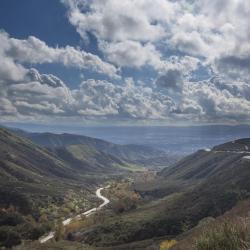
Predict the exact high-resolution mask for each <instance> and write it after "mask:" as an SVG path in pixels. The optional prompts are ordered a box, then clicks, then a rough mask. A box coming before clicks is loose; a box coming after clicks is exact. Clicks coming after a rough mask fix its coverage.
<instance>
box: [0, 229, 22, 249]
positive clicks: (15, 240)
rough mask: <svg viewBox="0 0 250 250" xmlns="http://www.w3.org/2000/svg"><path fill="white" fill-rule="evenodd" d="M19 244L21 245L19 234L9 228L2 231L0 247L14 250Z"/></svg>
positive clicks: (0, 231) (0, 232)
mask: <svg viewBox="0 0 250 250" xmlns="http://www.w3.org/2000/svg"><path fill="white" fill-rule="evenodd" d="M19 244H21V238H20V235H19V234H18V233H17V232H15V231H13V230H10V229H8V228H2V229H0V246H3V247H7V248H12V247H13V246H16V245H19Z"/></svg>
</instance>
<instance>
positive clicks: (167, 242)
mask: <svg viewBox="0 0 250 250" xmlns="http://www.w3.org/2000/svg"><path fill="white" fill-rule="evenodd" d="M176 244H177V241H176V240H165V241H163V242H162V243H161V244H160V250H168V249H170V248H171V247H173V246H175V245H176Z"/></svg>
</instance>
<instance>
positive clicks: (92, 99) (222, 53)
mask: <svg viewBox="0 0 250 250" xmlns="http://www.w3.org/2000/svg"><path fill="white" fill-rule="evenodd" d="M61 2H62V4H64V5H65V6H66V7H67V15H68V20H69V22H70V23H71V24H72V25H73V26H74V27H75V29H76V31H77V32H78V33H79V34H80V36H81V37H82V39H83V41H84V42H88V40H90V38H89V34H91V36H94V37H95V38H96V41H97V47H98V50H99V51H98V53H100V54H102V56H103V59H101V58H100V57H99V56H96V55H94V54H91V53H87V52H85V51H84V50H80V49H77V48H74V47H71V46H66V47H61V48H57V47H56V48H53V47H49V46H48V45H47V44H46V43H45V42H43V41H41V40H39V39H38V38H36V37H33V36H30V37H28V38H27V39H26V40H20V39H15V38H11V37H9V35H8V34H7V33H6V32H0V44H1V47H0V66H1V67H0V87H1V93H0V114H1V117H2V119H6V120H21V119H30V120H32V119H33V120H47V121H49V120H53V119H62V120H67V119H68V118H69V117H70V119H71V120H72V121H73V120H76V121H77V120H78V121H83V120H96V121H103V120H108V119H109V120H112V121H115V120H119V121H124V120H129V121H131V122H133V121H140V120H147V121H163V122H166V123H168V122H182V123H192V122H193V123H194V122H195V123H242V122H247V123H249V122H250V22H249V14H250V2H248V1H244V0H227V1H226V0H223V1H222V0H197V1H190V0H180V1H173V0H136V1H134V0H124V1H117V0H91V1H87V0H62V1H61ZM43 63H59V64H61V65H63V66H65V67H74V68H79V69H82V70H84V69H90V70H93V71H95V72H98V73H101V74H103V75H106V76H109V80H108V81H107V80H96V79H85V80H84V81H82V82H81V83H79V86H78V87H77V88H75V89H70V88H69V85H68V83H65V82H64V81H63V80H61V79H59V78H58V77H56V76H55V75H52V74H50V75H49V74H41V73H40V72H38V71H37V70H36V69H35V66H36V64H43ZM27 64H34V67H33V68H28V67H27ZM128 68H130V69H133V70H138V71H140V74H141V75H142V78H143V74H145V75H146V73H147V70H148V69H150V70H152V71H153V72H154V76H153V77H151V78H150V79H148V81H147V84H145V83H144V82H143V81H142V80H135V79H133V78H131V76H130V75H129V74H127V75H125V76H124V77H123V78H121V76H120V75H121V74H120V72H123V70H124V69H128ZM204 75H205V77H204ZM117 79H119V81H118V80H117Z"/></svg>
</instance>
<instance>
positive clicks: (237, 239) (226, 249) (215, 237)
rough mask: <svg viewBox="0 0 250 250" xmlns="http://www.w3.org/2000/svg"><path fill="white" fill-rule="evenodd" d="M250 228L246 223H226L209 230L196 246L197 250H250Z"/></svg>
mask: <svg viewBox="0 0 250 250" xmlns="http://www.w3.org/2000/svg"><path fill="white" fill-rule="evenodd" d="M248 249H250V227H249V225H247V223H245V222H242V221H241V222H237V223H229V222H224V223H223V224H222V225H218V226H217V227H215V228H212V229H208V230H207V231H205V232H204V233H203V234H202V236H201V237H199V238H198V240H197V241H196V244H195V250H248Z"/></svg>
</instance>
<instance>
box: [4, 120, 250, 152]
mask: <svg viewBox="0 0 250 250" xmlns="http://www.w3.org/2000/svg"><path fill="white" fill-rule="evenodd" d="M6 125H9V124H6ZM11 126H13V127H19V128H21V129H25V130H28V131H34V132H38V131H42V132H45V131H47V132H48V131H50V132H57V133H58V132H67V133H75V134H81V135H86V136H90V137H96V138H101V139H104V140H107V141H110V142H114V143H118V144H142V145H149V146H153V147H156V148H159V149H163V150H165V151H167V152H169V153H174V154H188V153H192V152H194V151H196V150H198V149H202V148H211V147H213V146H214V145H218V144H221V143H224V142H227V141H230V140H235V139H239V138H243V137H248V138H250V126H247V125H239V126H224V125H212V126H193V127H164V126H142V127H138V126H135V127H132V126H127V127H124V126H121V127H117V126H115V127H77V128H76V127H57V128H54V127H49V126H46V127H45V126H38V125H32V126H31V125H29V126H28V125H26V126H25V125H24V124H22V125H20V124H18V125H17V124H16V125H15V124H11ZM27 126H28V127H27ZM55 129H56V130H55Z"/></svg>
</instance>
